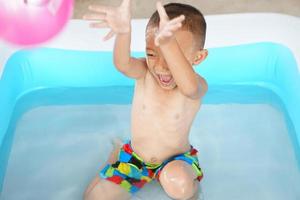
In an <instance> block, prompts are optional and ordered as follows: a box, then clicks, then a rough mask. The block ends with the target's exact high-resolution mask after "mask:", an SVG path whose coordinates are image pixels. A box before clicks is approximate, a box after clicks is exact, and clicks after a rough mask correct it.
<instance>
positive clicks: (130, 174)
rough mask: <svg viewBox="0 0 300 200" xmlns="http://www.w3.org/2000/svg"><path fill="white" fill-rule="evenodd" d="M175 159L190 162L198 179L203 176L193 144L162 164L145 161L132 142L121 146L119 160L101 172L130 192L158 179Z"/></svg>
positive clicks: (107, 178)
mask: <svg viewBox="0 0 300 200" xmlns="http://www.w3.org/2000/svg"><path fill="white" fill-rule="evenodd" d="M173 160H182V161H185V162H187V163H188V164H190V165H191V166H192V167H193V169H194V170H195V172H196V173H197V179H198V181H200V180H201V179H202V178H203V173H202V171H201V168H200V167H199V163H198V158H197V150H196V149H194V148H193V147H192V146H191V150H190V151H188V152H186V153H183V154H179V155H175V156H172V157H171V158H169V159H167V160H165V161H164V162H163V163H161V164H151V163H146V162H144V161H143V160H142V159H141V158H140V157H139V156H138V155H137V154H136V153H135V152H134V151H133V150H132V148H131V145H130V142H128V143H126V144H124V145H123V146H122V147H121V150H120V153H119V158H118V161H117V162H115V163H114V164H112V165H111V164H108V165H106V166H105V167H104V168H103V169H102V170H101V171H100V172H99V175H100V177H101V178H103V179H106V180H108V181H112V182H114V183H116V184H119V185H120V186H121V187H123V188H124V189H126V190H127V191H128V192H130V193H132V194H133V193H135V192H137V191H138V190H139V189H141V188H142V187H143V186H144V185H145V184H146V183H148V182H150V181H152V180H153V179H158V178H159V174H160V172H161V170H162V169H163V167H164V166H165V165H166V164H168V163H169V162H171V161H173Z"/></svg>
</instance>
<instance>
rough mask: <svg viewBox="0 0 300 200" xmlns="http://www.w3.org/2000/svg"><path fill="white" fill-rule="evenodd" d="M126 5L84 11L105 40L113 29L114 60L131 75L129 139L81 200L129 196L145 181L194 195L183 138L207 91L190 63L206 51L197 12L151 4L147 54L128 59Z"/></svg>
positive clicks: (193, 159) (194, 173)
mask: <svg viewBox="0 0 300 200" xmlns="http://www.w3.org/2000/svg"><path fill="white" fill-rule="evenodd" d="M130 3H131V2H130V0H123V2H122V4H121V5H120V6H119V7H117V8H114V7H104V6H91V7H90V8H89V9H90V10H92V11H94V12H95V13H94V14H89V15H85V16H84V19H88V20H100V22H94V23H92V24H91V26H92V27H96V28H110V29H111V31H110V32H109V33H108V34H107V35H106V36H105V38H104V39H105V40H107V39H109V38H111V37H112V36H113V35H115V34H116V40H115V46H114V64H115V66H116V67H117V69H118V70H119V71H120V72H122V73H123V74H125V75H126V76H128V77H130V78H133V79H135V90H134V97H133V102H132V112H131V117H132V120H131V133H132V137H131V141H129V142H127V143H125V144H124V145H123V146H122V147H121V148H117V149H115V150H114V151H113V152H112V154H111V156H110V158H109V159H108V164H107V165H106V166H105V167H104V168H103V169H101V170H100V173H99V174H100V176H97V177H96V178H95V179H94V180H93V181H92V183H91V184H90V185H89V186H88V188H87V189H86V192H85V199H86V200H96V199H97V200H98V199H105V200H108V199H118V200H119V199H130V196H131V194H133V193H135V192H137V191H138V190H139V189H140V188H142V187H143V185H144V184H145V183H147V182H150V181H151V180H153V179H157V180H158V181H159V183H160V184H161V186H162V187H163V189H164V190H165V192H166V193H167V194H168V196H170V197H171V198H174V199H197V195H198V186H199V181H200V180H201V178H202V177H203V174H202V171H201V169H200V167H199V163H198V159H197V150H196V149H194V148H193V147H192V146H191V145H190V143H189V141H188V137H189V130H190V127H191V124H192V122H193V120H194V117H195V115H196V114H197V111H198V110H199V108H200V105H201V99H202V97H203V96H204V94H205V93H206V91H207V83H206V81H205V79H204V78H203V77H201V76H200V75H198V74H197V73H196V72H195V71H194V69H193V65H197V64H199V63H201V62H202V61H203V60H204V59H205V58H206V56H207V54H208V52H207V50H205V49H203V46H204V41H205V32H206V23H205V20H204V17H203V15H202V14H201V13H200V11H198V10H197V9H195V8H194V7H192V6H189V5H184V4H178V3H171V4H168V5H166V6H164V7H163V6H162V4H161V2H157V5H156V7H157V12H155V13H154V14H153V15H152V17H151V18H150V20H149V22H148V25H147V29H146V53H147V57H146V58H144V59H136V58H132V57H130V40H131V26H130V21H131V14H130Z"/></svg>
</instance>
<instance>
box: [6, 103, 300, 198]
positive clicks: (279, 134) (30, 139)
mask: <svg viewBox="0 0 300 200" xmlns="http://www.w3.org/2000/svg"><path fill="white" fill-rule="evenodd" d="M130 108H131V105H81V106H79V105H77V106H75V105H69V106H68V105H65V106H41V107H37V108H34V109H32V110H30V111H28V112H26V113H25V114H24V115H23V116H22V117H21V119H20V120H19V122H18V124H17V128H16V131H15V137H14V142H13V146H12V151H11V155H10V158H9V161H8V166H7V167H8V168H7V172H6V177H5V181H4V185H3V192H2V196H1V200H40V199H44V200H69V199H70V200H79V199H82V194H83V192H84V190H85V188H86V186H87V185H88V183H89V182H90V181H91V180H92V178H93V177H94V176H95V175H96V173H97V171H98V169H99V166H101V164H102V163H104V162H105V160H106V158H107V155H108V154H109V152H110V151H111V149H112V144H111V142H110V141H111V139H112V138H114V137H116V136H118V137H121V138H123V139H125V138H128V137H129V133H130V126H129V125H130ZM190 140H191V141H192V144H193V145H194V146H195V147H196V148H197V149H198V150H199V161H200V165H201V167H202V169H203V171H204V176H205V177H204V179H203V181H202V182H201V188H202V193H201V196H202V197H203V199H206V200H220V199H228V200H229V199H230V200H233V199H239V200H247V199H251V200H252V199H256V200H266V199H272V200H279V199H285V200H287V199H288V200H296V199H300V187H299V185H300V172H299V169H298V168H297V161H296V157H295V153H294V149H293V145H292V142H291V139H290V135H289V133H288V131H287V127H286V124H285V119H284V116H283V114H282V113H281V112H280V111H278V110H277V109H275V108H274V107H272V106H270V105H268V104H215V105H209V104H205V105H203V106H202V108H201V110H200V112H199V113H198V115H197V118H196V119H195V121H194V124H193V126H192V129H191V136H190ZM133 199H135V200H136V199H144V200H150V199H151V200H152V199H157V200H159V199H162V200H163V199H169V198H168V197H167V196H166V195H165V194H164V192H163V190H162V189H161V188H160V186H159V185H158V183H156V182H152V183H151V184H149V185H147V186H146V187H145V188H144V189H142V190H141V191H140V192H139V193H138V194H137V195H136V196H135V197H133Z"/></svg>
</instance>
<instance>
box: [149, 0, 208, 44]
mask: <svg viewBox="0 0 300 200" xmlns="http://www.w3.org/2000/svg"><path fill="white" fill-rule="evenodd" d="M164 8H165V10H166V12H167V14H168V16H169V18H170V20H171V19H173V18H176V17H178V16H180V15H184V16H185V20H184V21H183V22H182V29H183V30H187V31H189V32H191V33H192V34H193V35H194V37H195V40H196V42H197V43H198V44H199V45H198V47H199V48H200V49H203V48H204V43H205V35H206V22H205V19H204V16H203V14H202V13H201V12H200V11H199V10H198V9H197V8H195V7H193V6H190V5H187V4H181V3H169V4H166V5H164ZM158 26H159V14H158V12H157V11H156V12H155V13H153V14H152V16H151V17H150V19H149V21H148V24H147V29H148V27H158Z"/></svg>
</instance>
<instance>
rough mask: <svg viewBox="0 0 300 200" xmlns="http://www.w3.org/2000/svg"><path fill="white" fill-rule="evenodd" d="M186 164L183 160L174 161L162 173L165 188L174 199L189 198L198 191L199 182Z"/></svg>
mask: <svg viewBox="0 0 300 200" xmlns="http://www.w3.org/2000/svg"><path fill="white" fill-rule="evenodd" d="M186 165H187V164H186V163H184V162H183V161H172V162H171V163H169V164H167V165H166V166H165V168H164V169H163V170H162V172H161V174H160V177H159V181H160V183H161V185H162V187H163V189H164V190H165V192H166V193H167V194H168V195H169V196H170V197H171V198H173V199H189V198H191V197H193V196H194V195H195V192H197V189H196V187H198V184H197V182H196V181H195V179H194V178H193V175H192V174H191V173H190V171H189V170H190V169H188V168H186V167H187V166H186ZM188 167H190V166H188ZM195 184H196V185H195Z"/></svg>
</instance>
